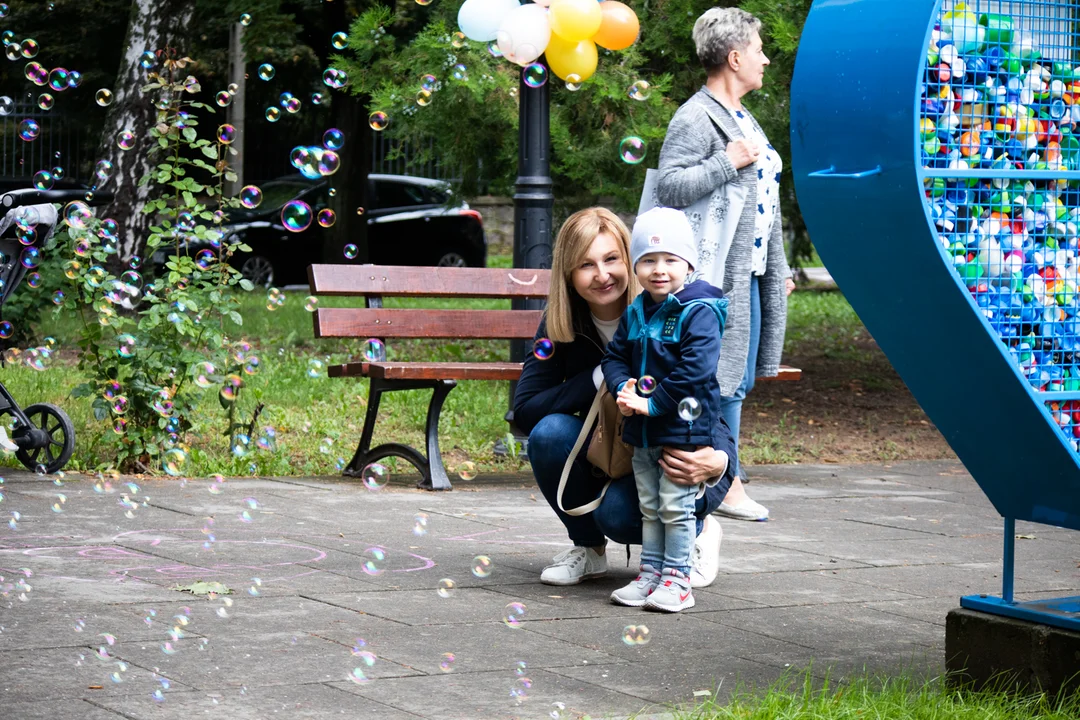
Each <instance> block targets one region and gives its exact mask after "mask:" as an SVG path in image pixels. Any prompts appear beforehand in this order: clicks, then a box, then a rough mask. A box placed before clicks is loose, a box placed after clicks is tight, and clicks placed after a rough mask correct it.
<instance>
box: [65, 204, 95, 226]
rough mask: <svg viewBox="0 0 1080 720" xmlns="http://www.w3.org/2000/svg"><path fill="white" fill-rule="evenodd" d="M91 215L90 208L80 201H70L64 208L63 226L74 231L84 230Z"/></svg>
mask: <svg viewBox="0 0 1080 720" xmlns="http://www.w3.org/2000/svg"><path fill="white" fill-rule="evenodd" d="M93 215H94V214H93V213H92V212H91V211H90V206H89V205H87V204H86V203H84V202H83V201H82V200H72V201H71V202H69V203H68V204H67V205H65V206H64V224H66V225H67V226H68V227H70V228H73V229H75V230H85V229H86V228H87V226H88V224H89V222H90V218H92V217H93Z"/></svg>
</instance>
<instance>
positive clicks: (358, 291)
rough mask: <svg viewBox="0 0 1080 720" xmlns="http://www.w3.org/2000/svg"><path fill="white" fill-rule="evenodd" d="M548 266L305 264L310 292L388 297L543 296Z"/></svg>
mask: <svg viewBox="0 0 1080 720" xmlns="http://www.w3.org/2000/svg"><path fill="white" fill-rule="evenodd" d="M550 278H551V271H550V270H534V269H528V270H522V269H517V270H512V269H506V268H463V267H447V268H440V267H410V266H406V265H311V266H310V267H309V268H308V282H309V283H310V284H311V292H312V294H314V295H344V296H350V295H351V296H355V295H382V296H391V297H425V296H426V297H464V298H507V297H509V298H546V297H547V294H548V283H549V280H550Z"/></svg>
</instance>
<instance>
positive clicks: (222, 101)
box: [214, 90, 232, 107]
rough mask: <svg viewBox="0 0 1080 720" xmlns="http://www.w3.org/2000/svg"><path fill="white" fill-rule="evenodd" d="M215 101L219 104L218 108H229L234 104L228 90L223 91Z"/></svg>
mask: <svg viewBox="0 0 1080 720" xmlns="http://www.w3.org/2000/svg"><path fill="white" fill-rule="evenodd" d="M214 101H215V102H216V103H217V104H218V107H228V106H229V105H231V104H232V95H230V94H229V91H228V90H222V91H220V92H219V93H218V94H217V95H215V96H214Z"/></svg>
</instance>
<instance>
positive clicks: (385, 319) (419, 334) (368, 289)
mask: <svg viewBox="0 0 1080 720" xmlns="http://www.w3.org/2000/svg"><path fill="white" fill-rule="evenodd" d="M550 278H551V271H550V270H536V269H525V270H523V269H506V268H456V267H412V266H404V265H311V266H310V267H308V282H309V283H310V285H311V292H312V294H313V295H316V296H319V295H323V296H339V297H364V298H365V300H366V305H367V307H364V308H318V309H317V310H316V311H315V313H313V315H314V322H315V337H317V338H332V337H342V338H344V337H347V338H365V337H378V338H391V337H393V338H470V339H490V340H508V339H509V340H513V339H532V337H533V335H534V334H535V333H536V326H537V325H538V324H539V323H540V317H541V311H540V310H439V309H405V308H384V307H382V298H384V297H447V298H511V299H522V300H525V299H543V298H547V294H548V283H549V281H550Z"/></svg>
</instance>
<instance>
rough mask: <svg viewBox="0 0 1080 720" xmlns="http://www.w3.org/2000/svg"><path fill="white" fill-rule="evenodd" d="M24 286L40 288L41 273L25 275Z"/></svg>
mask: <svg viewBox="0 0 1080 720" xmlns="http://www.w3.org/2000/svg"><path fill="white" fill-rule="evenodd" d="M26 284H27V285H29V286H30V287H32V288H38V287H41V273H36V272H32V273H30V274H29V275H27V276H26Z"/></svg>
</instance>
